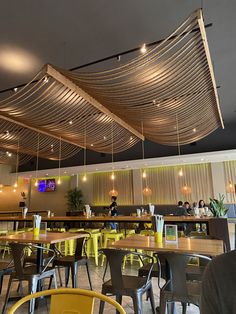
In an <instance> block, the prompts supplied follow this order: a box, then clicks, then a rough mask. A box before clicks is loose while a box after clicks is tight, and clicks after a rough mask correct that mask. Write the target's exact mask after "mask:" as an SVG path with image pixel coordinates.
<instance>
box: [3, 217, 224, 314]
mask: <svg viewBox="0 0 236 314" xmlns="http://www.w3.org/2000/svg"><path fill="white" fill-rule="evenodd" d="M157 218H159V217H157ZM0 221H7V222H24V223H29V222H33V220H32V217H30V216H27V217H25V218H23V217H21V216H14V217H4V216H3V217H0ZM41 221H42V222H41V223H42V224H45V223H50V222H68V221H69V222H72V223H73V222H84V223H90V222H111V221H112V222H116V223H118V224H119V223H137V222H138V223H149V224H150V223H151V222H152V221H153V218H151V217H150V216H141V217H137V216H136V217H134V216H117V217H110V216H93V217H89V218H88V217H73V216H72V217H68V216H66V217H63V216H58V217H56V216H54V217H44V216H42V217H41ZM156 221H158V223H161V224H162V228H163V229H162V237H156V234H157V232H158V230H159V228H158V227H156V228H154V231H155V232H153V231H152V230H150V232H146V233H145V232H144V233H143V234H137V233H134V234H131V235H128V233H127V234H126V233H124V236H123V237H121V238H120V239H119V240H117V238H115V239H116V240H115V241H112V242H111V243H109V244H108V245H107V246H106V248H103V247H101V248H100V251H101V252H100V253H101V254H104V256H105V255H106V254H108V255H106V259H107V263H109V258H110V257H109V254H110V252H109V250H112V251H113V250H116V251H117V254H119V252H124V255H125V254H126V252H131V253H134V254H136V252H144V253H145V254H147V256H150V259H153V260H154V259H155V260H156V261H159V260H158V259H159V258H160V257H161V256H167V257H166V258H169V257H168V254H172V255H173V254H175V255H176V258H178V256H183V257H184V256H188V257H190V256H192V257H198V256H199V258H201V257H206V258H209V259H213V258H215V257H216V256H218V255H220V254H223V253H224V252H225V251H226V250H227V248H226V245H225V242H224V240H223V239H220V238H216V237H213V236H211V235H209V234H208V235H207V234H205V235H204V236H202V233H201V236H199V237H198V236H196V235H195V236H192V237H191V236H190V237H187V236H184V237H178V236H177V238H176V241H167V235H165V232H164V233H163V230H164V224H165V225H171V224H173V225H177V224H178V223H183V222H184V223H205V224H208V228H209V226H210V223H211V221H214V218H212V217H201V218H198V217H197V218H196V217H191V216H188V217H180V216H178V217H175V216H165V217H162V218H161V220H160V219H156ZM176 228H177V227H176ZM209 229H210V228H209ZM25 230H26V229H25ZM126 231H127V232H128V230H126ZM147 231H148V230H147ZM107 232H109V230H108V231H107ZM117 232H119V231H117ZM159 232H160V231H159ZM91 235H92V231H90V236H91ZM86 237H89V235H88V232H87V233H86V232H84V233H83V231H81V232H67V231H66V230H64V231H63V232H53V230H50V231H49V232H48V231H46V230H44V232H42V231H40V232H37V233H35V230H34V229H33V230H31V231H25V232H18V231H17V230H16V231H15V232H14V231H12V232H8V231H7V230H2V231H1V232H0V242H1V243H7V244H8V245H9V246H10V248H13V246H14V245H17V244H18V245H19V246H22V247H23V246H24V245H25V246H26V247H27V246H32V247H34V249H35V250H34V252H35V253H34V254H35V261H34V262H35V274H42V273H43V272H44V271H45V248H48V252H49V251H50V250H52V251H54V252H53V253H52V254H51V259H49V262H52V261H53V258H52V255H53V256H54V255H57V254H58V252H59V250H58V249H57V247H58V244H60V243H65V242H66V241H78V240H79V239H80V238H83V239H84V238H86ZM46 250H47V249H46ZM103 250H104V251H103ZM106 250H108V252H107V251H106ZM74 252H76V250H75V251H74ZM12 254H13V259H14V254H15V253H14V252H12ZM73 254H76V253H73ZM83 254H84V253H83ZM85 254H86V252H85ZM122 254H123V253H122ZM137 254H138V253H137ZM166 254H167V255H166ZM49 255H50V254H49ZM59 255H60V253H59ZM141 255H142V254H141ZM81 256H82V253H81ZM117 256H118V255H117ZM86 258H87V256H86ZM59 259H60V258H59ZM145 261H146V260H145ZM117 263H118V258H117ZM145 263H146V262H145ZM155 263H156V262H155ZM159 263H160V261H159ZM113 264H114V263H113ZM167 264H168V263H167ZM46 265H47V264H46ZM52 265H53V264H52ZM55 265H56V264H55ZM153 265H154V264H153ZM153 265H149V266H150V268H149V269H148V270H147V275H148V277H147V278H152V277H155V275H154V272H153V270H154V268H153V267H154V266H153ZM158 265H159V266H160V265H161V263H160V264H158ZM13 266H14V265H13ZM113 266H114V265H113ZM146 266H147V265H146ZM76 267H77V264H76ZM111 267H112V266H111ZM160 267H161V266H160ZM15 268H16V265H15ZM164 269H165V270H164V272H166V274H165V276H164V277H165V280H166V282H168V280H170V272H171V265H169V266H168V267H165V268H164ZM111 275H112V274H111ZM53 276H54V280H55V287H57V283H56V279H55V274H54V273H49V277H50V278H51V277H53ZM76 276H78V274H77V273H76ZM88 276H89V275H88ZM0 277H1V272H0ZM40 278H41V277H40ZM77 279H78V278H77ZM77 279H76V280H77ZM74 280H75V279H74ZM89 281H90V276H89ZM50 282H51V283H52V278H51V279H50ZM60 282H61V279H60ZM67 282H68V281H67ZM77 284H78V283H77ZM77 284H76V286H77ZM50 285H51V284H50ZM90 286H91V287H92V285H91V281H90ZM35 289H36V290H35V291H33V292H36V291H37V290H39V291H40V290H41V289H42V286H41V285H39V284H38V285H37V287H36V288H35ZM103 289H105V290H103ZM106 289H107V287H106V286H105V285H104V284H103V286H102V293H104V294H106V291H108V290H106ZM163 289H164V288H163V287H160V293H161V294H162V293H164V292H166V291H164V292H163ZM124 291H127V289H126V290H124ZM124 291H123V292H124ZM150 291H151V290H150ZM150 291H149V292H148V293H151V292H150ZM123 292H122V293H123ZM163 295H164V294H163ZM118 299H119V298H118ZM162 299H164V297H163V298H162ZM152 301H153V299H152ZM190 301H191V300H190ZM190 303H191V302H190ZM6 304H7V303H6V302H5V306H4V311H5V309H6V306H7V305H6ZM160 304H161V303H160ZM184 304H185V303H184ZM31 306H33V307H34V304H31ZM136 306H137V308H139V309H135V313H138V314H141V313H142V310H140V309H141V308H142V305H140V303H139V304H138V305H137V304H136ZM153 306H154V301H153V303H152V308H153ZM167 306H168V309H169V312H170V313H175V305H174V303H168V304H167ZM161 307H163V304H162V305H161ZM160 313H161V312H160ZM163 313H164V312H163Z"/></svg>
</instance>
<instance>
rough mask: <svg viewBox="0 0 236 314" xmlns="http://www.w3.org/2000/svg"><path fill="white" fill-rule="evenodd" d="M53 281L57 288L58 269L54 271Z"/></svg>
mask: <svg viewBox="0 0 236 314" xmlns="http://www.w3.org/2000/svg"><path fill="white" fill-rule="evenodd" d="M53 281H54V288H55V289H57V275H56V270H55V271H54V273H53Z"/></svg>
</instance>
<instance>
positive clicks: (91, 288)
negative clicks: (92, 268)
mask: <svg viewBox="0 0 236 314" xmlns="http://www.w3.org/2000/svg"><path fill="white" fill-rule="evenodd" d="M85 265H86V270H87V274H88V281H89V286H90V290H93V287H92V282H91V277H90V273H89V267H88V262H86V264H85Z"/></svg>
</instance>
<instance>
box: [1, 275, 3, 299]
mask: <svg viewBox="0 0 236 314" xmlns="http://www.w3.org/2000/svg"><path fill="white" fill-rule="evenodd" d="M2 284H3V275H0V295H1V293H2Z"/></svg>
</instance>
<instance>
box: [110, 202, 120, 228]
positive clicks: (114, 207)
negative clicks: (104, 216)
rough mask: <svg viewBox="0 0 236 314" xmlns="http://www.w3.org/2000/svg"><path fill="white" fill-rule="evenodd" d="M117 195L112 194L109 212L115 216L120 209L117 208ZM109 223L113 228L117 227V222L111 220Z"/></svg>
mask: <svg viewBox="0 0 236 314" xmlns="http://www.w3.org/2000/svg"><path fill="white" fill-rule="evenodd" d="M116 200H117V197H116V196H112V197H111V205H110V206H109V209H110V210H109V214H110V215H111V216H112V217H114V216H118V210H117V202H116ZM109 225H110V226H111V229H116V227H117V224H116V223H115V222H110V223H109Z"/></svg>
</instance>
